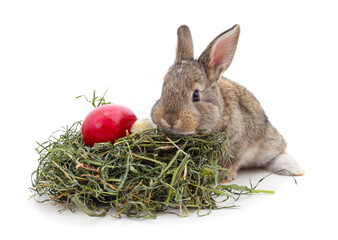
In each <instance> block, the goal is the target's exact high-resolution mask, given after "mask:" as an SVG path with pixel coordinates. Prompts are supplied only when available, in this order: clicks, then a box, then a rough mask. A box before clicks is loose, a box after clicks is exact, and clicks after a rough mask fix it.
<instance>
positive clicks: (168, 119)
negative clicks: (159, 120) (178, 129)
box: [163, 114, 180, 129]
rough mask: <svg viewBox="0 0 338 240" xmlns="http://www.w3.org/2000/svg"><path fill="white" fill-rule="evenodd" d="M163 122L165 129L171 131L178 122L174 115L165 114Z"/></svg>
mask: <svg viewBox="0 0 338 240" xmlns="http://www.w3.org/2000/svg"><path fill="white" fill-rule="evenodd" d="M163 120H164V122H165V124H164V125H167V127H169V128H171V129H173V128H174V127H175V126H176V125H177V124H178V123H179V121H180V120H179V119H178V117H177V115H176V114H167V115H166V116H165V118H164V119H163Z"/></svg>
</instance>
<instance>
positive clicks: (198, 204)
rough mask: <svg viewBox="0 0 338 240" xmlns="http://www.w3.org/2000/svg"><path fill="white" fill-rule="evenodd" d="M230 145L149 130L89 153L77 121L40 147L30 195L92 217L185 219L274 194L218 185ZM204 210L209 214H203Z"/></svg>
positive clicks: (222, 139)
mask: <svg viewBox="0 0 338 240" xmlns="http://www.w3.org/2000/svg"><path fill="white" fill-rule="evenodd" d="M57 135H58V136H57ZM227 143H228V139H227V137H226V136H224V135H222V134H220V133H217V134H212V133H204V132H202V133H197V134H194V135H192V136H182V135H174V134H171V133H167V132H163V131H161V130H159V129H151V130H146V131H144V132H141V133H137V134H132V135H127V136H126V137H124V138H120V139H118V140H117V141H116V142H115V143H114V144H111V143H99V144H95V145H94V147H92V148H91V147H88V146H86V145H85V144H84V142H83V140H82V135H81V122H76V123H74V124H73V125H72V126H71V127H70V128H66V129H63V130H62V131H61V133H60V132H57V133H55V134H53V135H52V136H51V137H50V138H49V139H48V141H46V142H44V143H42V144H39V147H38V148H37V149H36V150H37V152H38V154H39V160H38V162H39V164H38V168H37V170H36V171H34V172H33V174H32V185H33V186H32V188H31V189H32V191H33V192H34V196H35V197H37V196H40V197H43V196H45V197H46V198H45V200H44V201H52V202H54V203H56V204H58V205H61V206H63V207H64V209H70V210H72V211H74V210H75V206H77V207H78V208H79V209H81V210H82V211H83V212H85V213H86V214H88V215H89V216H104V215H106V214H107V213H108V212H112V215H113V216H115V217H120V216H121V214H125V215H127V216H129V217H143V218H156V216H157V214H158V213H163V212H166V213H167V212H171V213H176V214H178V215H180V216H187V215H188V214H189V211H191V210H193V209H197V214H198V215H205V214H209V213H210V212H211V210H212V209H218V208H226V207H233V206H220V205H222V204H220V203H221V202H224V201H226V200H228V199H230V198H232V199H235V200H236V199H238V197H239V196H240V195H242V194H249V193H258V192H265V193H271V192H270V191H260V190H255V188H256V186H255V187H252V186H251V187H250V188H249V187H245V186H237V185H234V184H231V185H220V184H218V181H219V179H220V176H219V173H220V172H222V173H223V174H226V173H228V172H229V169H224V168H222V167H221V166H220V162H219V159H222V160H223V161H230V160H231V157H230V154H229V153H228V150H227ZM222 165H224V162H223V164H222ZM220 196H221V197H220ZM40 197H38V198H36V199H37V200H38V201H41V200H40V199H41V198H40ZM216 199H217V200H219V201H218V202H217V201H216ZM202 209H207V211H206V212H205V211H203V214H202V213H201V212H200V210H202Z"/></svg>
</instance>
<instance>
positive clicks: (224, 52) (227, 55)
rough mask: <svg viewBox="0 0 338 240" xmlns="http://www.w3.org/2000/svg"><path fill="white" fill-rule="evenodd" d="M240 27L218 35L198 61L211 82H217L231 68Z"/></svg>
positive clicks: (237, 26)
mask: <svg viewBox="0 0 338 240" xmlns="http://www.w3.org/2000/svg"><path fill="white" fill-rule="evenodd" d="M239 33H240V27H239V25H235V26H233V27H232V28H230V29H229V30H227V31H225V32H223V33H221V34H220V35H218V36H217V37H216V38H215V39H214V40H213V41H212V42H211V43H210V44H209V46H208V47H207V48H206V49H205V50H204V52H203V53H202V54H201V56H200V57H199V59H198V61H199V62H200V63H202V65H203V66H204V69H205V71H206V73H207V76H208V78H209V80H210V81H212V82H216V81H217V80H218V78H219V77H220V75H221V74H222V73H223V72H224V71H225V70H226V69H227V68H228V67H229V66H230V64H231V62H232V59H233V57H234V55H235V51H236V48H237V42H238V38H239Z"/></svg>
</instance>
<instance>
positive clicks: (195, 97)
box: [192, 89, 200, 102]
mask: <svg viewBox="0 0 338 240" xmlns="http://www.w3.org/2000/svg"><path fill="white" fill-rule="evenodd" d="M192 100H193V101H194V102H198V101H199V100H200V93H199V91H198V90H197V89H196V90H195V91H194V93H193V94H192Z"/></svg>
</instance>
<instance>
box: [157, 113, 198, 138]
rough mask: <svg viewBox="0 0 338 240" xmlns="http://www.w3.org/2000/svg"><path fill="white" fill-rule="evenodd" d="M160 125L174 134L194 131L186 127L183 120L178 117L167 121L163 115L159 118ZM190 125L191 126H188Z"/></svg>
mask: <svg viewBox="0 0 338 240" xmlns="http://www.w3.org/2000/svg"><path fill="white" fill-rule="evenodd" d="M159 123H160V124H159V125H160V126H161V127H162V128H163V129H164V130H166V131H168V132H172V133H175V134H180V135H192V134H194V133H195V132H196V130H195V129H188V128H187V127H186V126H185V125H186V124H184V121H182V120H181V119H178V120H176V121H174V122H170V121H169V123H168V121H167V120H166V119H164V118H163V117H162V118H161V119H160V122H159ZM190 127H191V126H190Z"/></svg>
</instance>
